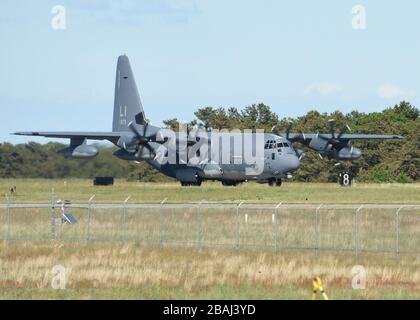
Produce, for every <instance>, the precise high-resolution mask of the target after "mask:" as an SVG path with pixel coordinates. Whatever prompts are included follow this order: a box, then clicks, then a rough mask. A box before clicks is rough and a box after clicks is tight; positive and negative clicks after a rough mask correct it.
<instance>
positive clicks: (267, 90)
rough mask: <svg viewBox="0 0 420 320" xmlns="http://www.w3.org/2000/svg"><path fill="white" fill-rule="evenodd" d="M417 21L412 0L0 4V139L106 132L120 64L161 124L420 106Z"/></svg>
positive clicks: (419, 8)
mask: <svg viewBox="0 0 420 320" xmlns="http://www.w3.org/2000/svg"><path fill="white" fill-rule="evenodd" d="M57 5H59V6H61V7H60V8H59V9H60V10H59V11H56V10H55V9H57V8H54V7H55V6H57ZM63 8H64V10H65V26H64V24H63V23H64V19H61V20H60V19H59V17H63V16H62V15H61V14H62V13H63V11H62V9H63ZM419 12H420V2H419V1H415V0H405V1H379V0H377V1H373V0H371V1H356V0H355V1H348V0H341V1H336V0H319V1H310V0H294V1H279V0H259V1H257V0H229V1H222V0H137V1H135V0H121V1H118V2H116V1H112V0H72V1H67V0H55V1H47V0H46V1H27V0H13V1H12V0H2V1H1V2H0V43H1V47H0V111H1V113H0V142H5V141H8V142H12V143H24V142H27V141H29V140H32V141H37V142H42V143H44V142H46V141H48V140H47V139H44V138H33V137H31V138H29V137H18V136H12V135H10V133H12V132H15V131H32V130H43V131H110V130H111V125H112V110H113V99H114V98H113V96H114V82H115V68H116V62H117V58H118V56H119V55H120V54H127V55H128V56H129V58H130V61H131V65H132V68H133V72H134V75H135V78H136V81H137V86H138V87H139V91H140V96H141V99H142V103H143V106H144V109H145V113H146V116H147V117H148V118H149V119H150V120H151V121H152V123H153V124H154V125H160V124H161V123H162V121H163V120H165V119H170V118H178V119H180V120H183V121H188V120H192V119H193V118H194V114H193V113H194V111H196V110H197V109H198V108H199V107H205V106H214V107H218V106H225V107H230V106H235V107H238V108H243V107H245V106H247V105H250V104H253V103H259V102H263V103H265V104H267V105H269V106H270V107H271V108H272V109H273V110H274V111H275V112H276V113H277V114H278V115H279V116H280V117H296V116H300V115H304V114H305V113H306V112H307V111H309V110H318V111H320V112H332V111H335V110H340V111H342V112H350V111H352V110H358V111H361V112H373V111H381V110H383V109H384V108H386V107H388V106H392V105H394V104H396V103H398V102H399V101H401V100H408V101H410V102H411V103H412V104H413V105H416V106H419V105H420V103H419V102H420V76H419V75H420V41H418V39H419V31H420V19H418V13H419Z"/></svg>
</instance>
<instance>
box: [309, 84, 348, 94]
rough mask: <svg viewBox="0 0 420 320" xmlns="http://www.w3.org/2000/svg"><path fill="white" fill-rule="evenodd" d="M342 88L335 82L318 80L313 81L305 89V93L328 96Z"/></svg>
mask: <svg viewBox="0 0 420 320" xmlns="http://www.w3.org/2000/svg"><path fill="white" fill-rule="evenodd" d="M341 91H343V89H342V88H341V87H340V86H339V85H338V84H336V83H329V82H319V83H313V84H311V85H310V86H308V87H307V88H306V89H305V94H313V93H316V94H320V95H322V96H328V95H331V94H335V93H339V92H341Z"/></svg>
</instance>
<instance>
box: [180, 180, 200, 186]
mask: <svg viewBox="0 0 420 320" xmlns="http://www.w3.org/2000/svg"><path fill="white" fill-rule="evenodd" d="M201 183H202V181H201V180H199V181H196V182H185V181H181V186H182V187H190V186H192V187H199V186H201Z"/></svg>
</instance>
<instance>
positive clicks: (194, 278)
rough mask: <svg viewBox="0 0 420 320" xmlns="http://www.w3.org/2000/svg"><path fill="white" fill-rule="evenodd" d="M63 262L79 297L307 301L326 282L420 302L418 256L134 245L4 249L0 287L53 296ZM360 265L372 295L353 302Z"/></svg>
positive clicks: (344, 293)
mask: <svg viewBox="0 0 420 320" xmlns="http://www.w3.org/2000/svg"><path fill="white" fill-rule="evenodd" d="M58 264H59V265H63V266H64V267H65V268H66V272H67V289H69V290H72V291H73V293H74V292H78V291H80V292H83V290H92V289H102V290H103V289H111V290H112V289H118V288H125V290H133V292H135V294H134V296H131V297H135V298H162V297H165V294H164V293H162V291H163V292H164V291H165V290H176V292H177V295H178V298H181V299H182V298H185V297H196V298H199V297H200V296H203V294H204V293H205V292H206V291H208V290H215V289H220V290H222V289H223V288H234V289H236V290H237V291H238V290H243V292H242V295H241V297H242V298H248V297H250V298H252V297H254V298H255V295H254V293H253V292H252V291H253V288H254V290H258V291H259V292H261V295H262V296H261V297H260V298H264V295H265V296H272V297H273V298H282V294H281V293H282V290H286V291H287V290H290V289H293V290H296V292H297V293H299V294H298V296H295V298H302V299H306V298H307V297H308V296H309V293H310V283H311V279H312V278H313V277H314V276H322V277H323V279H324V282H325V284H326V288H328V291H329V292H330V294H331V295H332V297H333V298H334V296H336V298H366V297H367V298H369V297H370V298H381V297H382V296H381V293H380V292H382V291H383V292H385V291H387V290H388V292H390V293H392V292H393V291H394V292H396V291H398V290H403V292H405V294H406V296H409V297H418V298H419V297H420V268H419V267H420V258H419V257H408V256H407V257H402V258H400V260H396V259H395V258H393V257H388V258H387V257H380V258H378V257H376V258H375V259H372V257H367V256H365V257H362V258H361V259H360V260H358V261H355V259H354V258H353V257H352V256H349V255H332V254H323V255H321V256H319V257H317V256H316V255H314V254H291V253H281V254H272V253H256V252H242V253H236V252H235V253H233V252H229V251H226V250H217V251H215V250H204V251H201V252H198V251H196V250H187V249H164V250H159V249H144V248H138V247H135V246H129V245H126V246H122V247H103V246H97V245H96V246H80V245H79V246H75V245H68V244H60V243H58V242H55V243H49V244H39V245H31V244H19V245H13V246H2V247H1V251H0V268H1V270H2V272H1V274H0V288H1V289H2V291H4V292H7V290H10V289H13V290H16V289H18V290H22V291H25V290H31V291H32V292H33V293H32V294H33V296H32V297H35V298H36V297H38V296H37V294H36V293H37V292H38V294H39V297H44V295H47V297H48V294H50V295H53V294H54V293H53V292H54V290H51V289H50V282H51V276H52V275H51V268H52V267H53V266H54V265H58ZM355 264H362V265H364V266H365V267H366V269H367V274H368V276H367V286H368V289H367V290H366V291H364V292H360V296H357V295H356V296H354V295H355V290H352V289H351V277H352V275H351V268H352V267H353V266H354V265H355ZM145 288H155V289H156V291H154V292H155V293H154V294H152V295H151V294H150V293H147V291H143V289H145ZM294 288H295V289H294ZM46 292H47V293H46ZM48 292H49V293H48ZM94 292H95V293H94V294H92V296H90V297H96V298H100V297H101V290H96V291H94ZM159 292H160V293H159ZM247 292H248V295H247ZM302 293H303V295H302ZM232 294H234V293H229V291H228V292H225V293H220V292H219V296H217V297H216V298H222V299H223V298H237V296H235V295H232ZM243 294H245V296H243ZM307 294H308V295H307ZM204 296H205V294H204ZM0 297H1V296H0ZM117 297H118V296H117ZM292 297H293V296H292ZM213 298H214V297H213Z"/></svg>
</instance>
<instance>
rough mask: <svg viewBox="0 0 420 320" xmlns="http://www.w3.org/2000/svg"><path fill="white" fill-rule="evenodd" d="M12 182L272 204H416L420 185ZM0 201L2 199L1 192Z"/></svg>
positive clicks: (36, 188)
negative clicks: (98, 184)
mask: <svg viewBox="0 0 420 320" xmlns="http://www.w3.org/2000/svg"><path fill="white" fill-rule="evenodd" d="M11 186H16V187H17V193H16V194H15V195H14V196H13V200H14V201H17V202H20V201H46V202H48V201H50V200H51V190H52V189H54V192H55V194H56V196H57V197H58V198H65V199H71V200H74V201H76V200H79V201H87V200H88V199H89V198H90V196H91V195H93V194H95V195H96V198H95V201H98V202H99V201H124V199H126V198H127V197H128V196H131V199H130V201H131V202H143V203H150V202H155V203H156V202H160V201H162V200H163V199H164V198H167V199H168V202H193V201H201V200H206V201H239V200H247V201H250V202H271V203H279V202H284V203H324V204H327V203H356V204H367V203H398V204H420V184H359V183H356V184H355V185H354V186H353V187H352V188H342V187H340V186H338V184H334V183H284V184H283V186H282V187H280V188H271V187H268V186H267V185H260V184H256V183H245V184H243V185H241V186H239V187H236V188H234V187H222V186H221V184H220V183H217V182H206V183H204V184H203V186H202V187H200V188H198V187H184V188H182V187H181V186H180V185H179V184H178V183H140V182H126V181H122V180H117V181H116V183H115V185H114V186H111V187H95V186H93V185H92V181H91V180H66V181H64V180H31V179H25V180H11V179H9V180H0V192H1V193H2V194H5V193H8V192H9V190H10V187H11ZM0 201H5V197H2V199H1V200H0Z"/></svg>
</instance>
